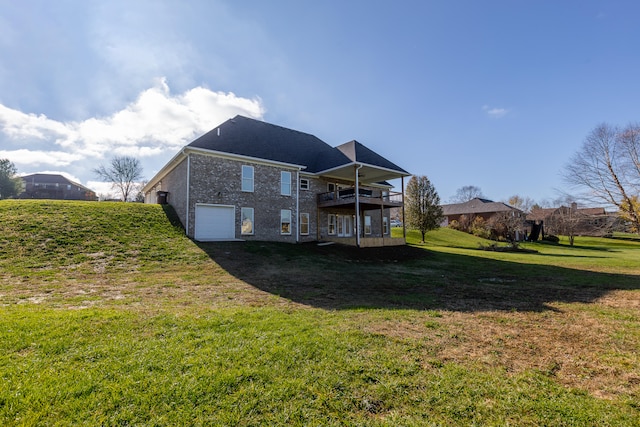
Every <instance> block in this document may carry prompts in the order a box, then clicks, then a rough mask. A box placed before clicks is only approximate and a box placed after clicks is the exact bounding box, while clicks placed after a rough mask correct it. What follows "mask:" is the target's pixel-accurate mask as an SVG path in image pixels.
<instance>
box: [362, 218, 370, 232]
mask: <svg viewBox="0 0 640 427" xmlns="http://www.w3.org/2000/svg"><path fill="white" fill-rule="evenodd" d="M364 234H371V217H370V216H369V215H365V217H364Z"/></svg>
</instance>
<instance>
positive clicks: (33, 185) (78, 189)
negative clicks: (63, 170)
mask: <svg viewBox="0 0 640 427" xmlns="http://www.w3.org/2000/svg"><path fill="white" fill-rule="evenodd" d="M22 181H23V182H24V191H23V192H22V193H20V195H18V198H20V199H59V200H98V198H97V197H96V193H95V192H94V191H93V190H91V189H90V188H87V187H85V186H84V185H81V184H78V183H77V182H73V181H71V180H70V179H67V178H65V177H64V176H62V175H57V174H48V173H34V174H31V175H25V176H23V177H22Z"/></svg>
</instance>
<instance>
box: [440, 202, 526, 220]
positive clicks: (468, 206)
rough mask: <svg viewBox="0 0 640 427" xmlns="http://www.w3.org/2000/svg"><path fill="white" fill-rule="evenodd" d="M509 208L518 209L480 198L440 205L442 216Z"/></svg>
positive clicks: (503, 210)
mask: <svg viewBox="0 0 640 427" xmlns="http://www.w3.org/2000/svg"><path fill="white" fill-rule="evenodd" d="M511 210H515V211H519V209H516V208H514V207H513V206H509V205H507V204H505V203H502V202H494V201H492V200H488V199H480V198H475V199H471V200H469V201H468V202H464V203H453V204H450V205H442V214H443V215H444V216H448V215H467V214H481V213H492V212H505V211H511Z"/></svg>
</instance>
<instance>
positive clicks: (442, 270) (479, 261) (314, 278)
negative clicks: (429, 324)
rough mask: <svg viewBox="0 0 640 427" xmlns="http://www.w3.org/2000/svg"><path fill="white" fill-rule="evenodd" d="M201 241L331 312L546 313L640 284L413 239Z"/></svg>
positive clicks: (264, 285) (214, 253)
mask: <svg viewBox="0 0 640 427" xmlns="http://www.w3.org/2000/svg"><path fill="white" fill-rule="evenodd" d="M198 245H199V247H200V248H201V249H202V250H203V251H205V252H206V253H207V254H208V255H209V257H210V258H211V259H212V260H213V261H215V262H216V263H217V264H219V265H220V266H221V267H222V268H224V269H225V270H226V271H227V272H229V273H230V274H232V275H233V276H235V277H237V278H238V279H241V280H243V281H244V282H246V283H248V284H250V285H252V286H254V287H255V288H258V289H261V290H263V291H265V292H269V293H271V294H273V295H277V296H280V297H282V298H286V299H289V300H291V301H294V302H297V303H301V304H305V305H309V306H313V307H319V308H323V309H329V310H340V309H353V308H387V309H417V310H434V309H439V310H453V311H463V312H473V311H491V310H507V311H511V310H517V311H544V310H553V308H552V307H551V305H550V303H553V302H567V303H576V302H577V303H590V302H593V301H595V300H597V299H598V298H600V297H602V296H603V295H605V294H607V293H608V292H610V291H613V290H618V289H627V290H631V289H640V277H638V276H632V275H624V274H606V273H594V272H589V271H583V270H575V269H570V268H563V267H554V266H548V265H534V264H521V263H516V262H508V261H498V260H492V259H486V258H482V257H474V256H469V255H458V254H446V253H439V252H430V251H428V250H427V249H424V248H421V247H414V246H410V245H407V246H400V247H386V248H362V249H357V248H352V247H347V246H342V245H329V246H318V245H316V244H298V245H291V244H280V243H270V242H216V243H199V244H198ZM528 256H532V257H536V256H539V254H530V255H528ZM540 263H541V264H543V263H544V258H542V257H541V258H540Z"/></svg>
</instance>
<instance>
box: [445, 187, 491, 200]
mask: <svg viewBox="0 0 640 427" xmlns="http://www.w3.org/2000/svg"><path fill="white" fill-rule="evenodd" d="M476 197H477V198H481V199H483V198H484V195H483V194H482V190H481V189H480V187H476V186H475V185H465V186H464V187H460V188H458V190H456V194H455V195H454V196H453V197H452V198H451V199H450V201H451V203H464V202H468V201H469V200H472V199H475V198H476Z"/></svg>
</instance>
